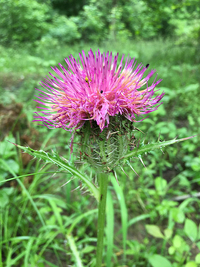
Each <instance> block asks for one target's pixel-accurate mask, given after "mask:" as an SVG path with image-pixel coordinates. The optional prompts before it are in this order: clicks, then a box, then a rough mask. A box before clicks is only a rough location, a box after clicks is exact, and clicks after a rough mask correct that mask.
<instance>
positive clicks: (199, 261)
mask: <svg viewBox="0 0 200 267" xmlns="http://www.w3.org/2000/svg"><path fill="white" fill-rule="evenodd" d="M195 261H196V263H200V253H198V254H197V255H196V257H195Z"/></svg>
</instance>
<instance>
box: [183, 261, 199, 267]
mask: <svg viewBox="0 0 200 267" xmlns="http://www.w3.org/2000/svg"><path fill="white" fill-rule="evenodd" d="M185 267H198V266H197V264H196V262H194V261H189V262H187V263H186V265H185Z"/></svg>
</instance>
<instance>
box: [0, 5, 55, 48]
mask: <svg viewBox="0 0 200 267" xmlns="http://www.w3.org/2000/svg"><path fill="white" fill-rule="evenodd" d="M0 10H1V11H0V12H1V13H0V17H1V19H0V40H1V41H0V42H1V43H2V44H5V45H8V44H11V43H13V42H21V43H22V42H32V41H35V40H37V39H39V38H41V36H42V35H43V34H45V33H46V32H47V31H48V23H47V21H48V20H49V19H50V16H51V14H50V10H49V7H48V5H46V4H44V3H42V4H39V3H38V2H37V1H36V0H26V1H23V0H16V1H13V0H8V1H7V0H1V1H0Z"/></svg>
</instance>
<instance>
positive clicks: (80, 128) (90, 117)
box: [18, 50, 186, 267]
mask: <svg viewBox="0 0 200 267" xmlns="http://www.w3.org/2000/svg"><path fill="white" fill-rule="evenodd" d="M65 61H66V67H64V66H62V65H61V64H59V67H60V68H57V67H52V70H53V71H54V74H53V73H49V74H50V76H49V77H48V76H47V77H46V79H45V81H44V82H43V81H42V82H41V86H42V87H43V89H42V90H41V89H37V90H38V91H39V92H40V93H39V96H37V98H36V99H35V101H36V102H37V103H39V106H38V108H39V109H40V112H36V113H35V119H34V121H36V122H39V123H40V124H42V125H44V126H46V127H48V128H62V129H64V130H66V131H70V132H71V140H69V143H70V153H74V154H75V155H76V156H77V157H78V158H79V160H81V161H84V162H87V163H88V164H89V165H90V166H91V168H93V169H94V170H95V172H96V173H97V176H98V179H97V181H98V183H96V184H95V185H94V184H93V183H92V182H91V180H90V179H89V178H88V177H87V176H86V175H85V174H83V173H82V172H81V171H79V170H78V169H76V168H75V167H74V166H72V164H71V163H70V164H69V163H67V161H65V160H64V159H62V158H61V157H59V156H58V154H56V153H55V152H52V153H47V152H45V151H36V150H33V149H31V148H28V147H22V146H18V147H20V148H21V149H23V150H24V151H25V152H27V153H29V154H31V155H33V156H34V157H36V158H39V159H43V160H45V161H46V162H50V163H53V164H56V165H57V166H59V167H60V168H62V169H64V170H66V171H68V172H70V173H71V174H72V175H73V176H76V177H78V178H79V179H81V181H82V182H83V183H84V185H85V186H86V187H87V188H88V190H89V191H90V192H91V193H92V195H93V196H94V197H95V198H96V200H97V202H98V229H97V251H96V255H97V257H96V266H97V267H99V266H101V264H102V252H103V236H104V223H105V211H106V196H107V187H108V176H109V175H110V173H115V170H116V169H117V167H118V166H120V165H124V164H125V163H128V164H130V162H129V159H130V158H133V157H139V158H140V159H141V156H142V154H144V153H147V152H149V151H151V150H153V149H161V148H162V147H164V146H167V145H170V144H173V143H176V142H179V141H182V140H185V139H186V138H185V139H179V140H176V139H174V140H170V141H165V142H158V143H147V144H146V145H145V143H144V142H143V141H142V140H137V138H136V134H135V133H136V132H138V131H140V129H138V128H136V127H135V122H142V121H143V120H145V118H146V117H147V114H148V113H151V112H153V111H155V110H156V109H158V107H159V106H160V105H161V104H162V102H161V100H162V98H163V96H164V92H161V93H158V91H159V89H156V88H157V86H158V84H159V83H160V82H161V79H158V80H157V79H156V78H155V79H154V81H153V82H152V83H149V80H150V78H151V77H152V76H153V75H154V74H155V72H156V70H150V71H148V70H149V64H147V65H145V66H144V65H142V64H139V65H137V63H136V61H135V59H131V58H130V57H127V58H126V60H124V55H123V56H122V58H121V60H120V62H119V64H118V54H117V55H112V53H109V52H107V53H106V54H105V53H101V52H100V51H99V50H98V51H96V52H95V53H94V52H93V51H92V50H90V51H89V52H88V55H86V54H85V52H84V51H82V54H79V59H78V60H76V59H75V58H74V57H73V56H72V55H70V56H69V57H68V58H66V59H65ZM123 61H125V63H123ZM142 123H145V121H144V122H142ZM75 137H76V144H78V145H77V146H76V147H77V148H76V149H74V143H75ZM119 183H120V181H119ZM119 186H120V185H119Z"/></svg>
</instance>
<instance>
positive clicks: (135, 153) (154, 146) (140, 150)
mask: <svg viewBox="0 0 200 267" xmlns="http://www.w3.org/2000/svg"><path fill="white" fill-rule="evenodd" d="M195 136H196V135H194V136H190V137H186V138H181V139H173V140H169V141H164V142H158V143H152V144H147V145H144V144H143V143H140V144H139V146H138V147H136V148H135V149H134V150H133V151H131V152H130V153H128V154H126V155H125V156H123V159H127V158H132V157H138V156H141V155H142V154H145V153H147V152H150V151H152V150H155V149H162V148H163V147H165V146H169V145H173V144H175V143H178V142H182V141H185V140H188V139H190V138H193V137H195Z"/></svg>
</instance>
